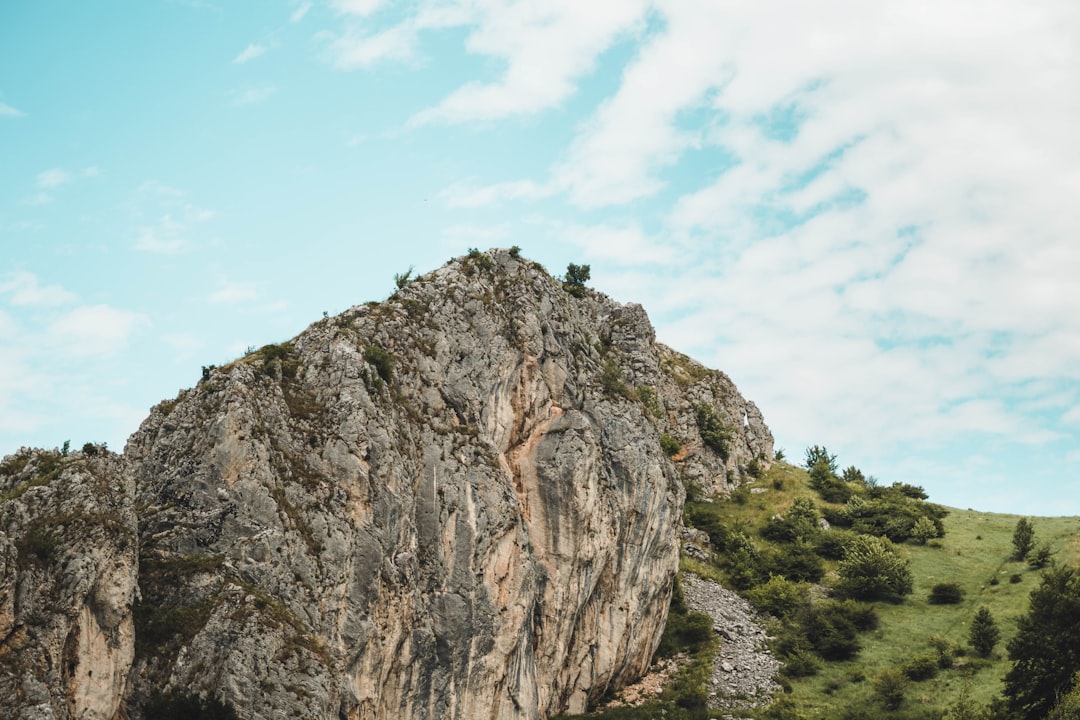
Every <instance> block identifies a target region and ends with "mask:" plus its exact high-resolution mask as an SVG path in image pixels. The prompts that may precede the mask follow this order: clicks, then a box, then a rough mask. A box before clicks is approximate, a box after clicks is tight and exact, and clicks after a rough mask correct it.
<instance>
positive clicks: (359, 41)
mask: <svg viewBox="0 0 1080 720" xmlns="http://www.w3.org/2000/svg"><path fill="white" fill-rule="evenodd" d="M416 46H417V37H416V31H415V30H414V29H413V28H411V27H408V26H397V27H391V28H388V29H385V30H382V31H380V32H376V33H369V32H364V31H361V30H359V29H350V30H348V31H346V32H345V33H344V34H343V35H341V36H334V37H332V38H331V39H330V43H329V46H328V48H327V56H328V57H329V59H330V62H331V64H332V65H333V66H334V67H336V68H338V69H340V70H355V69H359V68H370V67H372V66H373V65H375V64H377V63H379V62H382V61H397V62H402V61H407V60H410V59H412V58H413V57H415V53H416Z"/></svg>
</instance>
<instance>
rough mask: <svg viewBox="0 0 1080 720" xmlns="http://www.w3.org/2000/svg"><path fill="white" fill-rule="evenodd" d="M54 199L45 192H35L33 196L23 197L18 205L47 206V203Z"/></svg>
mask: <svg viewBox="0 0 1080 720" xmlns="http://www.w3.org/2000/svg"><path fill="white" fill-rule="evenodd" d="M55 199H56V198H55V197H53V196H52V195H50V194H49V193H47V192H36V193H34V194H33V195H30V196H29V197H25V198H23V199H22V200H20V201H19V204H20V205H30V206H35V205H48V204H49V203H51V202H53V201H54V200H55Z"/></svg>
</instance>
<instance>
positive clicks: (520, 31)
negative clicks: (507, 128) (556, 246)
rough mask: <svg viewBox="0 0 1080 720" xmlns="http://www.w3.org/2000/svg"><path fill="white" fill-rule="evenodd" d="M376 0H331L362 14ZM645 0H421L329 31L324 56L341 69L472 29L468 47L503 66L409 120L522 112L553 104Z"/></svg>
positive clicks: (632, 21) (635, 19)
mask: <svg viewBox="0 0 1080 720" xmlns="http://www.w3.org/2000/svg"><path fill="white" fill-rule="evenodd" d="M382 5H383V3H382V2H381V0H335V2H334V7H335V9H337V10H338V11H339V12H340V13H342V14H344V15H345V16H346V17H354V18H365V17H367V16H369V15H371V14H373V13H374V12H375V11H377V10H378V9H380V8H381V7H382ZM648 8H649V2H648V1H647V0H593V1H592V2H578V1H576V0H556V1H555V2H548V3H524V2H499V1H494V2H478V3H473V2H421V3H419V4H418V5H416V6H415V7H414V8H413V9H412V12H411V13H410V14H409V15H408V16H407V17H405V18H404V19H403V20H401V21H399V22H397V23H396V24H392V25H389V26H383V27H381V28H380V29H378V30H372V29H370V28H369V27H366V26H360V25H358V24H356V22H355V21H352V22H348V23H347V25H346V27H345V29H344V30H343V31H342V32H340V33H338V34H333V35H330V36H329V40H330V42H329V44H328V47H327V57H328V59H329V61H330V62H331V64H333V65H334V66H335V67H337V68H340V69H347V70H348V69H358V68H369V67H371V66H373V65H375V64H376V63H379V62H382V61H398V62H402V61H412V60H414V59H415V58H416V56H417V52H418V46H419V43H420V35H421V33H423V32H425V31H433V30H443V29H448V28H466V29H468V30H469V35H468V38H467V39H466V49H467V51H468V52H469V53H472V54H475V55H480V56H485V57H490V58H494V59H496V60H498V61H500V62H501V63H503V64H505V70H504V71H503V72H502V73H501V75H500V76H499V77H498V78H497V79H494V80H486V81H471V82H468V83H466V84H464V85H462V86H460V87H459V88H457V89H456V90H454V91H453V92H452V93H450V95H448V96H447V97H445V98H444V99H443V100H442V101H441V102H439V103H438V104H437V105H435V106H434V107H430V108H427V109H425V110H423V111H421V112H419V113H417V114H416V115H415V116H414V117H413V118H412V120H411V121H410V123H411V124H412V125H424V124H428V123H464V122H474V121H490V120H496V119H499V118H504V117H512V116H518V115H527V114H532V113H537V112H540V111H543V110H547V109H550V108H553V107H558V106H559V105H561V104H562V103H563V102H564V101H566V99H567V98H569V97H570V96H571V95H572V94H573V93H574V92H575V90H576V83H577V82H578V81H579V80H580V79H581V78H582V77H585V76H587V75H588V74H589V73H591V72H592V70H593V68H594V66H595V61H596V58H597V57H598V56H599V55H600V53H602V52H603V51H605V50H606V49H607V48H609V47H610V46H611V44H612V43H613V42H614V41H615V40H616V39H618V38H619V37H622V36H624V35H626V34H628V33H634V32H637V31H639V30H640V29H641V28H642V27H643V26H644V21H645V17H646V13H647V11H648Z"/></svg>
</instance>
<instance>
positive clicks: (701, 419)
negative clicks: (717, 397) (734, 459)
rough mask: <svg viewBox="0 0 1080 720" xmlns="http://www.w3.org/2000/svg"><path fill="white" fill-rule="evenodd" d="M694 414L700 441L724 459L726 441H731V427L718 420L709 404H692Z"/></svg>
mask: <svg viewBox="0 0 1080 720" xmlns="http://www.w3.org/2000/svg"><path fill="white" fill-rule="evenodd" d="M694 414H695V418H696V420H697V426H698V432H699V433H700V434H701V441H702V442H703V443H705V444H706V445H707V446H708V447H710V448H712V449H713V450H714V451H715V452H716V453H717V454H718V455H719V456H720V457H721V458H723V459H724V460H725V461H726V460H727V458H728V443H729V442H730V441H731V429H730V428H728V427H727V426H725V425H724V423H722V422H721V421H720V418H718V417H717V416H716V411H715V410H713V409H712V407H711V406H710V405H706V404H705V403H698V404H697V405H695V406H694Z"/></svg>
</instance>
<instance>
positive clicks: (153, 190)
mask: <svg viewBox="0 0 1080 720" xmlns="http://www.w3.org/2000/svg"><path fill="white" fill-rule="evenodd" d="M132 213H133V215H134V216H135V218H137V222H138V225H137V227H136V228H135V231H134V234H135V240H134V241H133V242H132V247H133V248H134V249H135V250H138V251H140V252H149V253H157V254H160V255H176V254H178V253H182V252H186V251H187V250H188V249H189V248H190V247H191V244H192V236H193V235H194V233H195V231H196V229H197V228H198V226H200V225H202V224H204V223H206V222H209V221H210V220H213V219H214V218H215V217H217V216H218V213H217V212H216V211H214V210H208V209H206V208H202V207H199V206H197V205H195V204H193V203H191V202H189V201H188V199H187V194H186V193H185V192H184V191H183V190H180V189H179V188H175V187H172V186H170V185H167V184H165V183H161V182H159V181H157V180H147V181H145V182H143V183H142V184H141V185H139V187H138V189H137V190H136V193H135V200H134V202H133V204H132ZM148 216H150V217H152V219H148Z"/></svg>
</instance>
